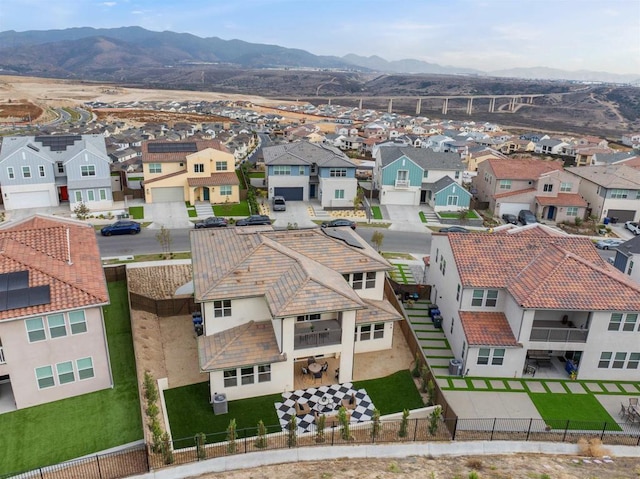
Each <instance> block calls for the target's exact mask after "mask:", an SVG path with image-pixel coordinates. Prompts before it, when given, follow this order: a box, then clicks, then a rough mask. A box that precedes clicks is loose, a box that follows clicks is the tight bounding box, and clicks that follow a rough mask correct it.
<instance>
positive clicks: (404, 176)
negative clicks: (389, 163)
mask: <svg viewBox="0 0 640 479" xmlns="http://www.w3.org/2000/svg"><path fill="white" fill-rule="evenodd" d="M396 181H405V182H406V181H409V171H408V170H398V172H397V173H396Z"/></svg>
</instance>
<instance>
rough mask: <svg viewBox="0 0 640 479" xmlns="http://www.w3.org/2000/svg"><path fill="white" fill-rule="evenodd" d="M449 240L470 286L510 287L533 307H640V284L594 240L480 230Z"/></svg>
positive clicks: (451, 236) (519, 299)
mask: <svg viewBox="0 0 640 479" xmlns="http://www.w3.org/2000/svg"><path fill="white" fill-rule="evenodd" d="M447 238H448V241H449V242H450V244H451V249H452V252H453V256H454V258H455V263H456V267H457V269H458V274H459V275H460V280H461V282H462V284H463V285H464V286H465V287H477V288H504V289H506V290H507V291H509V292H510V293H511V295H512V296H513V297H514V299H515V300H516V301H517V302H518V304H520V305H521V306H522V307H524V308H529V309H566V310H594V311H610V310H616V311H637V310H639V309H640V294H639V293H640V285H637V284H636V283H635V282H633V281H632V280H630V279H629V277H628V276H625V275H624V274H622V273H620V272H619V271H618V270H616V269H615V268H613V267H612V266H611V265H609V264H607V262H606V261H604V260H603V259H602V258H601V257H600V255H598V253H597V250H596V249H595V248H594V247H593V244H592V242H591V240H590V239H589V238H584V237H572V236H550V235H534V234H489V235H487V234H477V233H470V234H469V233H467V234H461V233H458V234H456V233H449V235H448V236H447Z"/></svg>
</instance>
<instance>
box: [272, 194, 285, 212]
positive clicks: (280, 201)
mask: <svg viewBox="0 0 640 479" xmlns="http://www.w3.org/2000/svg"><path fill="white" fill-rule="evenodd" d="M286 210H287V202H286V201H285V199H284V197H283V196H274V197H273V211H286Z"/></svg>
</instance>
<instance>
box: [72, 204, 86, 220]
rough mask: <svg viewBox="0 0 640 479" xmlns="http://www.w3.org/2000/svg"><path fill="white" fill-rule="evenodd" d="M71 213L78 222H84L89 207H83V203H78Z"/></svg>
mask: <svg viewBox="0 0 640 479" xmlns="http://www.w3.org/2000/svg"><path fill="white" fill-rule="evenodd" d="M73 213H74V214H75V215H76V217H77V218H78V219H79V220H86V219H87V218H88V217H89V213H90V210H89V207H88V206H87V205H85V204H84V203H83V202H80V203H78V204H77V205H76V207H75V208H74V209H73Z"/></svg>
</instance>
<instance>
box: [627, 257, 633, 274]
mask: <svg viewBox="0 0 640 479" xmlns="http://www.w3.org/2000/svg"><path fill="white" fill-rule="evenodd" d="M631 271H633V261H629V268H628V269H627V274H628V275H629V276H631Z"/></svg>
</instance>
